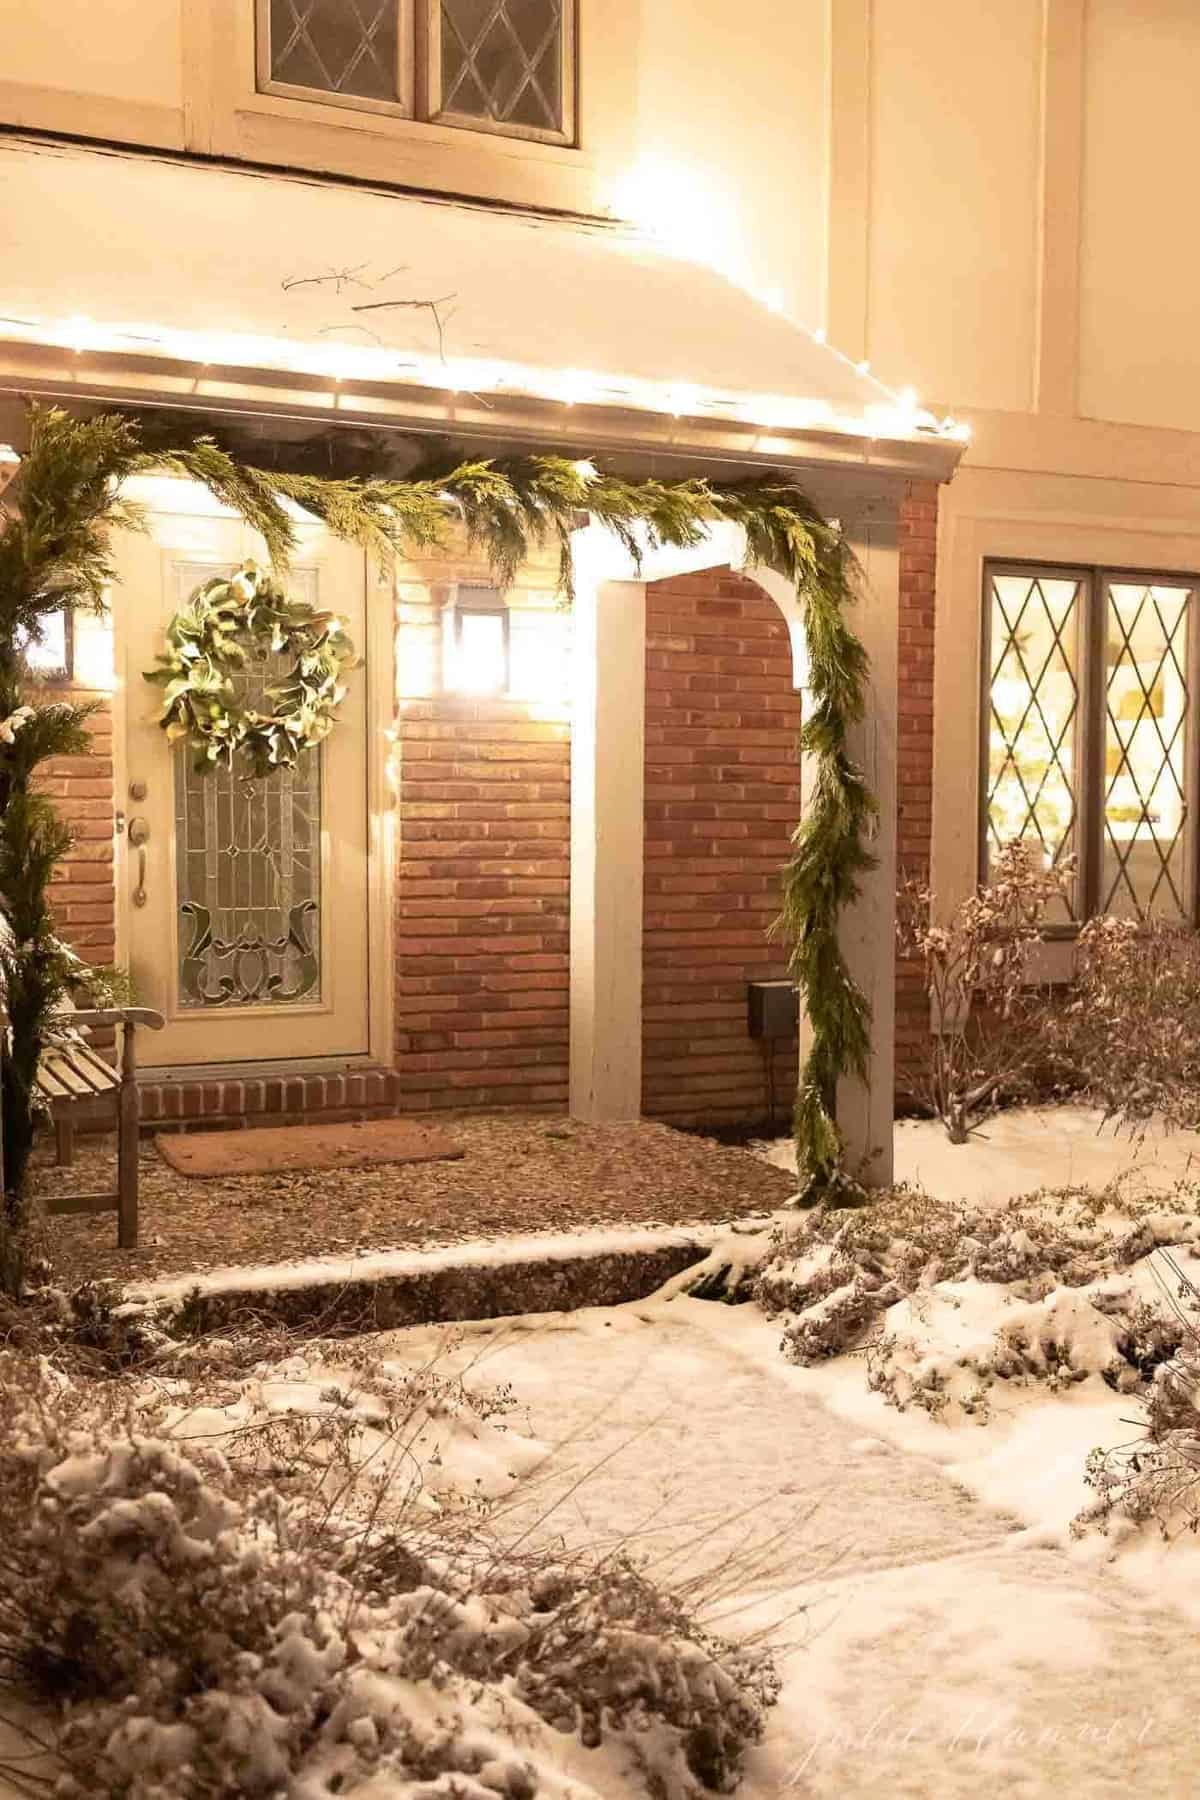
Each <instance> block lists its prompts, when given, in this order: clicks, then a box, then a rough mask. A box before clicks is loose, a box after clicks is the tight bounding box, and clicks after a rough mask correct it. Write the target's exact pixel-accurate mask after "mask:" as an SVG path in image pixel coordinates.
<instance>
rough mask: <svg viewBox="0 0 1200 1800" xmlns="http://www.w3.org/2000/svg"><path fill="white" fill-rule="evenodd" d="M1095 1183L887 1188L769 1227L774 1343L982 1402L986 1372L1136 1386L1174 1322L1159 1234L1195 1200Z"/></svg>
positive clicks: (1193, 1236)
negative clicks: (1162, 1203)
mask: <svg viewBox="0 0 1200 1800" xmlns="http://www.w3.org/2000/svg"><path fill="white" fill-rule="evenodd" d="M1104 1199H1105V1197H1104V1196H1099V1197H1096V1196H1086V1195H1082V1194H1072V1193H1070V1192H1069V1191H1068V1192H1065V1193H1063V1194H1059V1195H1048V1196H1040V1197H1039V1196H1035V1197H1032V1198H1031V1199H1029V1200H1025V1201H1020V1202H1014V1203H1012V1204H1011V1205H1009V1206H1007V1207H1004V1208H1001V1209H999V1210H997V1211H994V1212H985V1211H982V1210H979V1211H976V1210H969V1209H966V1208H963V1207H954V1206H950V1205H946V1204H942V1203H940V1202H937V1201H935V1200H932V1199H930V1198H929V1197H928V1196H927V1195H924V1194H921V1193H918V1192H916V1191H913V1190H905V1189H897V1190H895V1191H894V1192H893V1193H891V1194H889V1195H887V1196H885V1197H883V1198H881V1199H880V1200H879V1201H878V1202H877V1203H875V1204H874V1205H872V1206H869V1207H864V1208H862V1209H861V1210H857V1211H853V1212H834V1211H827V1210H820V1211H815V1212H811V1213H808V1214H805V1215H804V1216H803V1218H802V1219H801V1220H799V1221H798V1222H797V1223H796V1224H795V1225H793V1226H791V1227H790V1228H787V1229H784V1230H782V1231H779V1230H777V1232H776V1235H775V1239H774V1243H773V1247H772V1254H770V1255H769V1256H768V1257H767V1259H766V1260H765V1261H764V1262H763V1264H762V1266H761V1268H760V1269H759V1272H758V1274H757V1278H756V1280H755V1282H754V1288H753V1293H754V1298H755V1300H756V1301H757V1302H758V1304H759V1305H760V1306H761V1307H762V1308H763V1309H764V1310H765V1311H766V1312H767V1313H768V1314H769V1315H770V1316H772V1317H778V1318H780V1319H781V1320H782V1323H783V1338H782V1348H783V1351H784V1353H785V1355H787V1356H788V1357H790V1358H791V1359H792V1360H793V1361H795V1362H798V1363H802V1364H813V1363H817V1362H821V1361H823V1360H825V1359H827V1358H830V1357H835V1356H839V1355H841V1354H843V1353H844V1352H846V1351H849V1350H862V1351H863V1352H865V1356H866V1364H867V1378H868V1383H869V1385H870V1386H871V1387H872V1388H874V1389H875V1390H876V1391H878V1392H879V1393H881V1394H883V1395H884V1397H885V1398H887V1399H888V1400H889V1401H891V1402H892V1403H893V1404H895V1405H896V1406H898V1407H901V1408H904V1407H907V1406H909V1405H918V1406H922V1407H924V1408H926V1409H927V1410H928V1411H929V1412H931V1413H935V1414H939V1415H941V1416H943V1417H946V1418H953V1417H962V1416H966V1417H974V1418H977V1419H979V1418H984V1417H986V1413H987V1397H988V1391H989V1389H990V1388H991V1387H992V1385H993V1383H995V1382H996V1381H1015V1382H1024V1383H1030V1382H1039V1383H1043V1384H1045V1385H1047V1386H1049V1387H1051V1388H1056V1387H1068V1386H1071V1385H1073V1384H1075V1383H1077V1382H1081V1381H1084V1380H1086V1379H1087V1378H1088V1377H1089V1376H1092V1375H1096V1376H1099V1377H1101V1378H1102V1379H1103V1380H1104V1381H1105V1382H1106V1383H1108V1385H1109V1386H1110V1387H1112V1388H1114V1389H1116V1390H1118V1391H1120V1392H1134V1391H1141V1390H1144V1389H1145V1388H1146V1387H1147V1386H1148V1384H1149V1383H1150V1382H1151V1380H1152V1378H1153V1376H1154V1372H1155V1370H1156V1369H1157V1368H1158V1367H1159V1366H1160V1365H1162V1364H1164V1363H1165V1362H1166V1361H1167V1360H1168V1359H1169V1358H1170V1357H1172V1356H1173V1355H1174V1353H1175V1352H1176V1351H1177V1349H1178V1347H1179V1344H1180V1342H1181V1339H1182V1337H1183V1331H1184V1328H1183V1326H1182V1324H1181V1321H1180V1317H1179V1314H1178V1311H1177V1310H1176V1309H1175V1308H1173V1307H1172V1305H1171V1304H1170V1302H1169V1299H1168V1296H1167V1289H1166V1287H1165V1286H1164V1282H1163V1249H1164V1247H1165V1246H1176V1247H1178V1249H1179V1253H1180V1255H1181V1257H1182V1258H1183V1261H1184V1264H1185V1265H1186V1267H1187V1268H1189V1269H1191V1268H1195V1269H1197V1270H1200V1262H1198V1261H1197V1260H1196V1258H1195V1257H1194V1256H1193V1255H1192V1253H1191V1251H1190V1249H1189V1248H1188V1247H1189V1246H1192V1245H1195V1244H1196V1242H1197V1239H1198V1238H1200V1221H1198V1220H1197V1219H1196V1218H1195V1216H1194V1215H1191V1214H1183V1213H1172V1212H1166V1211H1163V1212H1153V1211H1145V1212H1144V1213H1143V1216H1142V1217H1141V1218H1140V1219H1138V1220H1136V1221H1131V1220H1128V1219H1126V1220H1125V1221H1123V1222H1117V1221H1114V1220H1113V1218H1112V1217H1111V1216H1106V1214H1105V1210H1104Z"/></svg>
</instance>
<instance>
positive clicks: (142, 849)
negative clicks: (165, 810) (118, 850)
mask: <svg viewBox="0 0 1200 1800" xmlns="http://www.w3.org/2000/svg"><path fill="white" fill-rule="evenodd" d="M149 837H150V825H149V822H148V821H147V820H146V819H130V821H129V846H130V849H132V850H136V851H137V856H138V878H137V886H136V887H135V888H134V890H133V904H134V905H135V906H145V904H146V844H147V842H148V841H149Z"/></svg>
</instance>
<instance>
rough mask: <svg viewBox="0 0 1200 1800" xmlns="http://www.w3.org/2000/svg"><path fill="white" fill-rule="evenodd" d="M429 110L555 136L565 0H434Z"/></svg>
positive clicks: (559, 121) (562, 123)
mask: <svg viewBox="0 0 1200 1800" xmlns="http://www.w3.org/2000/svg"><path fill="white" fill-rule="evenodd" d="M436 3H437V4H438V6H439V30H438V36H439V39H440V54H439V67H438V69H437V71H436V75H437V79H438V81H439V83H440V94H439V99H438V105H437V108H436V115H435V116H450V117H459V118H464V119H468V120H472V121H478V123H479V124H480V125H484V126H491V127H492V128H493V129H500V130H505V129H508V130H515V131H517V132H519V133H522V134H532V135H535V136H536V135H543V134H544V135H546V136H549V137H561V136H562V135H563V133H564V132H565V131H566V129H567V119H566V113H565V107H564V87H565V83H564V79H563V76H564V67H565V63H566V49H567V40H566V33H567V26H568V19H567V15H566V3H567V0H436Z"/></svg>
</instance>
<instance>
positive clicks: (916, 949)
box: [896, 843, 1071, 1144]
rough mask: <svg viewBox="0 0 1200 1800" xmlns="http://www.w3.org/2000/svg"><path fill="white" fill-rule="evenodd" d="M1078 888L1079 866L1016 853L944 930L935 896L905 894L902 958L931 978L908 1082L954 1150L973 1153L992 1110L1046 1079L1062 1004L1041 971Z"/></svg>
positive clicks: (1006, 852) (1009, 849) (921, 891)
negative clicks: (1035, 965) (974, 1138)
mask: <svg viewBox="0 0 1200 1800" xmlns="http://www.w3.org/2000/svg"><path fill="white" fill-rule="evenodd" d="M1070 878H1071V871H1070V868H1069V866H1067V865H1065V864H1063V865H1059V866H1057V867H1055V868H1051V869H1047V868H1045V867H1044V866H1043V864H1042V861H1041V859H1040V858H1038V857H1037V856H1035V854H1034V853H1033V851H1032V850H1031V849H1030V848H1029V847H1028V845H1026V844H1023V843H1014V844H1007V845H1005V846H1004V847H1003V849H1001V850H1000V851H999V852H998V853H997V854H996V856H995V857H994V858H993V866H992V870H991V874H990V878H989V880H988V881H987V882H985V883H983V884H981V885H980V887H979V888H977V890H976V891H975V892H974V893H973V894H971V895H969V896H968V897H967V898H966V899H965V900H963V901H961V902H960V903H959V905H958V906H957V907H955V909H954V911H953V912H952V913H951V914H950V916H949V918H948V919H946V920H945V921H944V922H943V921H941V920H939V919H938V917H937V916H936V901H935V897H934V895H933V893H932V891H931V890H930V889H929V888H928V887H926V886H923V885H921V884H917V883H909V884H907V885H906V887H905V888H904V889H903V890H902V892H901V895H900V903H899V908H898V913H897V927H896V929H897V948H898V954H899V955H900V956H901V957H902V958H904V959H906V960H909V961H914V962H919V963H920V965H921V967H922V969H923V971H924V980H925V988H926V992H927V994H928V996H929V1008H930V1023H931V1031H930V1034H929V1037H928V1040H927V1045H926V1048H925V1050H924V1052H923V1053H922V1055H921V1056H920V1057H919V1058H917V1059H915V1060H913V1061H912V1062H911V1063H910V1066H909V1067H907V1068H906V1069H904V1070H903V1071H902V1077H903V1079H904V1081H905V1085H906V1086H907V1087H908V1088H909V1089H910V1091H911V1092H912V1094H913V1096H914V1098H916V1099H917V1100H918V1101H919V1102H920V1103H921V1104H922V1105H924V1106H926V1107H928V1109H929V1111H930V1112H931V1113H932V1114H933V1116H934V1117H935V1118H937V1119H940V1120H941V1121H942V1123H943V1124H944V1125H945V1127H946V1132H947V1135H948V1136H949V1138H950V1141H951V1142H952V1143H955V1144H964V1143H966V1141H967V1139H968V1137H969V1135H970V1132H971V1129H972V1127H973V1125H975V1124H976V1123H977V1122H978V1121H979V1119H980V1118H981V1117H982V1116H983V1115H984V1114H985V1113H986V1112H987V1111H988V1110H989V1108H991V1107H993V1106H995V1105H996V1104H998V1103H999V1102H1000V1101H1001V1100H1005V1099H1007V1100H1013V1099H1017V1098H1020V1097H1022V1096H1025V1095H1027V1094H1028V1093H1030V1092H1031V1091H1032V1090H1033V1088H1034V1087H1035V1085H1036V1083H1037V1081H1038V1079H1039V1076H1040V1075H1041V1074H1042V1073H1043V1072H1044V1068H1045V1064H1046V1060H1047V1055H1048V1051H1049V1043H1048V1039H1047V1035H1046V1025H1047V1020H1048V1017H1049V1016H1050V1014H1051V1012H1052V1010H1053V1005H1054V1002H1053V1000H1052V998H1051V996H1049V995H1048V993H1047V991H1046V989H1045V988H1044V987H1042V986H1039V985H1038V984H1037V983H1036V982H1035V980H1034V978H1033V970H1032V968H1031V962H1032V958H1033V955H1034V952H1035V951H1036V949H1037V947H1038V945H1039V944H1040V942H1041V940H1042V936H1043V933H1044V930H1045V927H1046V923H1047V919H1048V916H1052V909H1053V908H1054V906H1055V903H1056V902H1059V901H1061V900H1062V899H1063V897H1064V896H1065V894H1066V892H1067V888H1068V884H1069V881H1070Z"/></svg>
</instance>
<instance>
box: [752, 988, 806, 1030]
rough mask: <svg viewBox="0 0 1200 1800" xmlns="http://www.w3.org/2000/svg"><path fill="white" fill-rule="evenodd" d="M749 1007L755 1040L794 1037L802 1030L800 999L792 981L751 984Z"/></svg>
mask: <svg viewBox="0 0 1200 1800" xmlns="http://www.w3.org/2000/svg"><path fill="white" fill-rule="evenodd" d="M746 1006H747V1023H748V1025H749V1029H750V1036H751V1037H752V1038H766V1039H771V1038H793V1037H795V1036H796V1034H797V1032H798V1031H799V1029H800V996H799V994H798V993H797V992H796V984H795V983H794V982H792V981H751V982H748V983H747V984H746Z"/></svg>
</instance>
